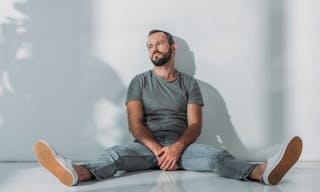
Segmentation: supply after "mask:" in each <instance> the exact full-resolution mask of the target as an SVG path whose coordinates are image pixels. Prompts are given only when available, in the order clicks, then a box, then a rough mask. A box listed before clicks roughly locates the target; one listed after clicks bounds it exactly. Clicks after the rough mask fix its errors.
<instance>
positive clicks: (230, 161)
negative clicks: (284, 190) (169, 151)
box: [179, 136, 302, 185]
mask: <svg viewBox="0 0 320 192" xmlns="http://www.w3.org/2000/svg"><path fill="white" fill-rule="evenodd" d="M301 152H302V140H301V138H300V137H297V136H296V137H293V138H292V139H291V140H290V141H289V142H288V143H287V145H285V146H284V147H283V148H282V150H281V151H280V152H279V153H278V154H275V155H274V156H272V157H270V158H268V159H267V161H266V163H262V164H251V163H249V162H246V161H241V160H238V159H236V158H235V157H233V156H232V155H230V154H229V153H228V152H227V151H225V150H223V149H219V148H215V147H214V146H208V145H202V144H191V145H190V146H188V147H187V148H186V150H185V151H184V153H183V154H182V156H181V159H180V162H179V166H180V167H181V168H183V169H186V170H192V171H214V172H216V173H218V174H219V175H221V176H223V177H229V178H234V179H252V180H259V181H262V182H263V183H265V184H270V185H276V184H278V183H279V182H280V181H281V179H282V178H283V176H284V175H285V174H286V173H287V172H288V170H289V169H290V168H291V167H292V166H293V165H294V164H295V163H296V162H297V161H298V159H299V157H300V155H301Z"/></svg>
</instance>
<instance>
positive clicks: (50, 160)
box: [34, 141, 74, 186]
mask: <svg viewBox="0 0 320 192" xmlns="http://www.w3.org/2000/svg"><path fill="white" fill-rule="evenodd" d="M34 153H35V156H36V158H37V160H38V161H39V163H40V164H41V165H42V166H43V167H44V168H46V169H47V170H48V171H50V172H51V173H52V174H53V175H55V176H56V177H57V178H58V179H59V180H60V181H61V182H62V183H63V184H65V185H69V186H71V185H73V183H74V177H73V175H72V174H71V173H70V171H69V170H68V169H66V168H65V167H64V166H62V165H61V164H60V163H59V162H58V161H57V160H56V157H55V155H54V152H53V151H52V150H51V148H50V147H49V145H48V144H46V143H45V142H43V141H38V142H37V143H36V144H35V146H34Z"/></svg>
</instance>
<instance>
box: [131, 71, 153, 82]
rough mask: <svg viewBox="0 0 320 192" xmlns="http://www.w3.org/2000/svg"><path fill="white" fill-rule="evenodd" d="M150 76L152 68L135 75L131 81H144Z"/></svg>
mask: <svg viewBox="0 0 320 192" xmlns="http://www.w3.org/2000/svg"><path fill="white" fill-rule="evenodd" d="M148 77H150V70H148V71H145V72H142V73H139V74H137V75H135V76H134V78H133V79H132V80H131V81H138V82H144V81H145V80H146V79H147V78H148Z"/></svg>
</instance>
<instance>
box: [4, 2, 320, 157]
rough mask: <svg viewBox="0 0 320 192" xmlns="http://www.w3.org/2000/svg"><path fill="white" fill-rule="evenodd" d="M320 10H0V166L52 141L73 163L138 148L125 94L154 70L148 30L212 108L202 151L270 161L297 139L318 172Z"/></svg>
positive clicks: (46, 5) (183, 6) (179, 6)
mask: <svg viewBox="0 0 320 192" xmlns="http://www.w3.org/2000/svg"><path fill="white" fill-rule="evenodd" d="M317 7H319V2H318V1H316V0H307V1H299V0H293V1H285V0H282V1H278V0H272V1H267V0H260V1H256V0H241V1H237V0H226V1H216V0H214V1H212V0H197V1H192V0H190V1H182V0H175V1H170V0H163V1H155V0H137V1H130V0H94V1H85V0H81V1H76V0H69V1H63V0H55V1H53V0H52V1H49V0H45V1H43V0H24V1H11V0H5V1H1V3H0V133H1V134H0V153H1V154H2V155H1V156H0V160H2V161H29V160H34V157H33V151H32V150H33V143H34V142H35V141H36V140H38V139H44V140H46V141H48V142H49V143H51V144H52V145H53V146H54V147H55V148H56V149H57V150H58V151H60V152H61V153H63V155H65V156H68V157H71V158H72V159H74V160H78V161H84V160H92V159H94V158H95V157H96V156H97V155H98V154H99V153H100V152H101V150H103V149H104V148H106V147H110V146H112V145H116V144H125V143H129V142H131V141H132V139H133V138H132V137H131V136H130V135H129V133H128V131H127V119H126V118H127V117H126V108H125V105H124V101H125V95H126V89H127V87H128V84H129V83H130V80H131V79H132V78H133V77H134V76H135V75H136V74H138V73H141V72H144V71H146V70H149V69H151V68H152V64H151V62H150V61H149V58H148V54H147V50H146V40H147V33H148V32H149V31H150V30H151V29H162V30H166V31H168V32H170V33H172V34H173V35H174V36H175V40H176V42H177V45H178V48H177V49H178V50H177V54H176V61H177V68H178V70H180V71H182V72H185V73H188V74H190V75H193V76H194V77H195V78H196V79H197V80H198V82H199V84H200V87H201V91H202V94H203V96H204V100H205V107H204V117H203V121H204V125H203V132H202V136H201V137H200V139H199V140H198V142H201V143H207V144H214V145H219V146H222V147H225V148H227V149H228V150H230V151H231V152H232V153H233V154H234V155H236V156H238V157H240V158H242V159H247V160H264V158H265V157H267V156H268V155H270V153H271V151H274V149H275V148H273V147H277V144H279V143H282V142H285V141H286V140H288V139H289V138H290V137H291V136H293V135H300V136H301V137H302V139H303V140H304V151H303V154H302V158H301V159H302V160H304V161H319V160H320V152H319V150H317V146H319V145H320V141H319V140H318V135H319V131H318V127H319V126H318V125H320V120H319V118H318V114H320V100H319V98H320V89H319V85H320V83H319V82H320V77H319V75H318V74H319V72H320V67H319V62H320V57H319V50H320V35H319V34H320V24H319V22H318V21H319V19H320V14H319V12H318V11H317Z"/></svg>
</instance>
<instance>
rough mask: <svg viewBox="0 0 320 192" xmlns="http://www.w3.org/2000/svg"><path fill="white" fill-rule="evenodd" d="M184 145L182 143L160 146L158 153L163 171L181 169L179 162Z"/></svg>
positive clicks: (159, 163)
mask: <svg viewBox="0 0 320 192" xmlns="http://www.w3.org/2000/svg"><path fill="white" fill-rule="evenodd" d="M183 150H184V147H183V145H182V144H180V143H175V144H173V145H170V146H166V147H162V148H160V149H159V150H158V151H157V152H156V153H155V155H156V157H157V160H158V165H159V167H160V169H161V170H163V171H175V170H177V169H179V166H178V164H177V162H178V160H179V158H180V156H181V153H182V151H183Z"/></svg>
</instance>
